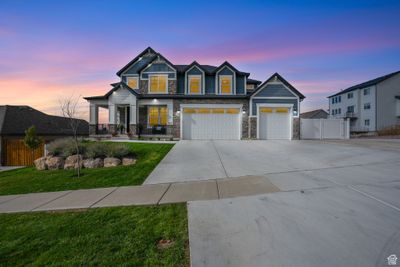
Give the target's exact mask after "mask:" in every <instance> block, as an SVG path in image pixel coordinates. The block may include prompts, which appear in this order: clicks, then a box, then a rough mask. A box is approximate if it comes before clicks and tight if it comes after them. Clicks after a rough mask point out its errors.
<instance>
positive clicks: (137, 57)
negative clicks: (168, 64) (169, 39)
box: [117, 46, 157, 76]
mask: <svg viewBox="0 0 400 267" xmlns="http://www.w3.org/2000/svg"><path fill="white" fill-rule="evenodd" d="M149 52H150V53H153V54H157V52H156V51H155V50H154V49H153V48H151V47H150V46H149V47H147V48H146V49H145V50H143V52H142V53H140V54H139V55H137V56H136V57H135V58H134V59H132V60H131V61H129V63H128V64H126V65H125V66H124V67H123V68H122V69H120V70H119V71H118V72H117V75H118V76H121V74H122V73H123V72H124V71H125V70H127V69H128V68H129V67H130V66H131V65H132V64H133V63H135V61H136V60H138V59H139V58H140V57H142V56H143V55H145V54H146V53H149ZM146 65H147V64H146Z"/></svg>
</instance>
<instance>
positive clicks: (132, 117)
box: [129, 105, 137, 136]
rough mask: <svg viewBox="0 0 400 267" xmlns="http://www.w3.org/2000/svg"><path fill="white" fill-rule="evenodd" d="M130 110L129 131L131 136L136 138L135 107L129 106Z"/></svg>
mask: <svg viewBox="0 0 400 267" xmlns="http://www.w3.org/2000/svg"><path fill="white" fill-rule="evenodd" d="M129 110H130V114H129V117H130V121H129V131H130V133H131V135H133V136H136V135H137V133H136V124H137V107H136V105H130V106H129Z"/></svg>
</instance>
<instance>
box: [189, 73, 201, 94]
mask: <svg viewBox="0 0 400 267" xmlns="http://www.w3.org/2000/svg"><path fill="white" fill-rule="evenodd" d="M200 93H201V75H189V94H200Z"/></svg>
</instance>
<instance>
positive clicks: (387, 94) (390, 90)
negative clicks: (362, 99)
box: [376, 74, 400, 130]
mask: <svg viewBox="0 0 400 267" xmlns="http://www.w3.org/2000/svg"><path fill="white" fill-rule="evenodd" d="M399 95H400V74H397V75H395V76H393V77H391V78H389V79H387V80H385V81H383V82H381V83H379V84H378V85H377V86H376V127H377V130H381V129H383V128H386V127H390V126H393V125H400V117H397V116H396V104H397V102H396V101H399V100H396V98H395V96H399Z"/></svg>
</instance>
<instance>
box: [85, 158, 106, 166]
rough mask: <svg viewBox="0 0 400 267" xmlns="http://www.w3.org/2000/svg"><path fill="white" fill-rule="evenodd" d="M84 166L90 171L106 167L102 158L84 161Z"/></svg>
mask: <svg viewBox="0 0 400 267" xmlns="http://www.w3.org/2000/svg"><path fill="white" fill-rule="evenodd" d="M83 166H84V167H85V168H88V169H93V168H102V167H103V166H104V162H103V160H102V159H101V158H96V159H85V160H84V161H83Z"/></svg>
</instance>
